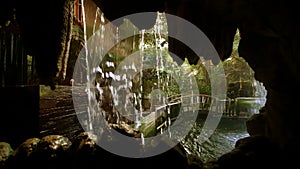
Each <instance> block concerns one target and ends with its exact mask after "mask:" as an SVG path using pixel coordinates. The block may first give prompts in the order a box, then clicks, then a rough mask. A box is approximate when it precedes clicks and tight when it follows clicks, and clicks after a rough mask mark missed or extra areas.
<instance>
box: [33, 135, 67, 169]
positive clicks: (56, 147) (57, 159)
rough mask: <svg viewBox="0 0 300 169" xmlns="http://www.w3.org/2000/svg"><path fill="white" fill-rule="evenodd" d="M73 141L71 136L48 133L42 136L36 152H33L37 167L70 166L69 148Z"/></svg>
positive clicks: (50, 168)
mask: <svg viewBox="0 0 300 169" xmlns="http://www.w3.org/2000/svg"><path fill="white" fill-rule="evenodd" d="M71 145H72V142H71V141H70V140H69V138H67V137H64V136H61V135H48V136H44V137H43V138H41V140H40V142H39V143H38V145H37V151H36V153H33V154H32V159H33V160H34V161H36V162H37V161H39V163H38V164H37V163H35V164H34V165H35V167H43V168H49V169H52V168H53V169H54V168H65V167H69V165H70V164H69V160H70V158H69V154H68V153H69V148H70V147H71Z"/></svg>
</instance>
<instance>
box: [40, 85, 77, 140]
mask: <svg viewBox="0 0 300 169" xmlns="http://www.w3.org/2000/svg"><path fill="white" fill-rule="evenodd" d="M77 92H78V91H77ZM81 131H83V129H82V127H81V125H80V123H79V121H78V119H77V115H76V111H75V109H74V105H73V99H72V87H71V86H57V88H56V89H55V90H53V91H51V90H50V89H48V88H47V87H44V86H41V88H40V135H41V137H43V136H46V135H50V134H59V135H63V136H67V137H68V138H69V139H71V140H72V139H74V137H75V136H76V134H78V133H79V132H81Z"/></svg>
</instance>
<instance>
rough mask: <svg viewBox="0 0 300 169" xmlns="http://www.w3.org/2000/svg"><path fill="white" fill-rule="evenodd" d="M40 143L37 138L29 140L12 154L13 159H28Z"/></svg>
mask: <svg viewBox="0 0 300 169" xmlns="http://www.w3.org/2000/svg"><path fill="white" fill-rule="evenodd" d="M39 142H40V139H39V138H29V139H27V140H26V141H24V142H23V143H22V144H20V145H19V147H17V149H16V150H15V151H14V152H13V157H14V158H18V159H21V158H30V156H31V154H32V153H35V152H36V150H37V146H38V144H39Z"/></svg>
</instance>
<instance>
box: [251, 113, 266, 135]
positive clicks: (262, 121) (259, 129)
mask: <svg viewBox="0 0 300 169" xmlns="http://www.w3.org/2000/svg"><path fill="white" fill-rule="evenodd" d="M246 126H247V132H248V133H249V134H250V135H251V136H253V135H262V136H265V135H266V117H265V114H264V113H259V114H254V115H252V116H251V117H250V118H249V119H248V120H247V121H246Z"/></svg>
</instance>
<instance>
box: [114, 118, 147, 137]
mask: <svg viewBox="0 0 300 169" xmlns="http://www.w3.org/2000/svg"><path fill="white" fill-rule="evenodd" d="M110 126H111V127H112V128H113V129H115V130H116V131H118V132H119V133H121V134H123V135H125V136H129V137H135V138H140V136H141V133H140V132H139V131H138V130H136V129H135V128H133V127H131V126H130V125H129V124H126V123H125V122H124V121H121V122H120V123H119V124H110Z"/></svg>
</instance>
